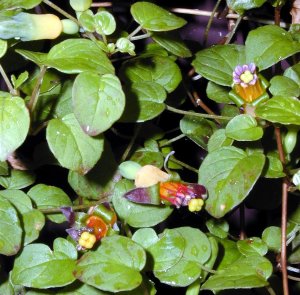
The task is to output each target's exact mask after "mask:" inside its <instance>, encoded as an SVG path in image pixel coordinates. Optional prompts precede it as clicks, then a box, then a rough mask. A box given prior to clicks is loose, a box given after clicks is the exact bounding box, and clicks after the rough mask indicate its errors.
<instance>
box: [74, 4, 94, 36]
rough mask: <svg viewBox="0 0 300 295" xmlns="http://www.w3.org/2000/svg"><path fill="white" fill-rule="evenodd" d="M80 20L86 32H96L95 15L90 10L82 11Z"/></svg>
mask: <svg viewBox="0 0 300 295" xmlns="http://www.w3.org/2000/svg"><path fill="white" fill-rule="evenodd" d="M78 20H79V21H80V23H81V25H82V28H83V29H84V30H85V31H87V32H95V21H94V13H93V12H92V11H91V10H90V9H88V10H85V11H82V12H81V13H80V15H79V19H78Z"/></svg>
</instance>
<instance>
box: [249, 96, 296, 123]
mask: <svg viewBox="0 0 300 295" xmlns="http://www.w3.org/2000/svg"><path fill="white" fill-rule="evenodd" d="M255 114H256V115H257V116H258V117H260V118H262V119H265V120H268V121H270V122H273V123H281V124H286V125H290V124H294V125H300V101H299V100H298V99H297V98H295V97H285V96H274V97H273V98H271V99H269V100H268V101H267V102H265V103H263V104H260V105H259V106H258V107H257V108H256V110H255Z"/></svg>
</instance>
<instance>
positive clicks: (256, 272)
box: [201, 255, 273, 292]
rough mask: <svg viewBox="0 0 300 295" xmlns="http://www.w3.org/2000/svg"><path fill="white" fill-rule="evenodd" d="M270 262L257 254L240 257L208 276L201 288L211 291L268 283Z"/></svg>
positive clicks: (246, 287)
mask: <svg viewBox="0 0 300 295" xmlns="http://www.w3.org/2000/svg"><path fill="white" fill-rule="evenodd" d="M272 270H273V269H272V264H271V262H270V261H269V260H267V259H266V258H264V257H262V256H259V255H252V256H248V257H241V258H240V259H239V260H237V261H235V262H234V263H233V264H232V265H230V266H228V267H227V268H226V269H224V270H220V271H218V273H217V274H214V275H212V276H210V277H209V279H208V280H207V281H206V282H205V283H204V284H203V285H202V286H201V290H212V291H213V292H216V291H220V290H227V289H249V288H258V287H264V286H267V285H269V282H268V281H267V279H268V278H269V277H270V276H271V274H272Z"/></svg>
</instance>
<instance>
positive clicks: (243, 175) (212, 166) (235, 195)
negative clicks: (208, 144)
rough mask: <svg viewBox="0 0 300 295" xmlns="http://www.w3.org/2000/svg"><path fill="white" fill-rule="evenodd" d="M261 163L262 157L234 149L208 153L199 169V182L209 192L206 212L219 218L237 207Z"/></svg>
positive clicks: (229, 148) (261, 155)
mask: <svg viewBox="0 0 300 295" xmlns="http://www.w3.org/2000/svg"><path fill="white" fill-rule="evenodd" d="M264 162H265V156H264V155H263V154H261V153H253V154H250V155H247V154H246V153H245V152H244V151H243V150H241V149H238V148H235V147H222V148H220V149H219V150H216V151H214V152H212V153H210V154H208V156H207V157H206V158H205V159H204V161H203V162H202V165H201V166H200V169H199V183H200V184H202V185H204V186H205V187H206V188H207V190H208V195H209V198H208V199H207V201H206V202H205V204H206V206H205V209H206V210H207V211H208V213H209V214H210V215H212V216H213V217H215V218H220V217H223V216H224V215H225V214H226V213H228V212H229V211H230V210H231V209H233V208H234V207H236V206H237V205H239V204H240V203H241V202H242V201H243V200H244V199H245V198H246V197H247V195H248V194H249V192H250V191H251V189H252V187H253V186H254V184H255V182H256V181H257V179H258V177H259V176H260V174H261V172H262V169H263V166H264Z"/></svg>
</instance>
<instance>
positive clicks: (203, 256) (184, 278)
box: [150, 227, 211, 287]
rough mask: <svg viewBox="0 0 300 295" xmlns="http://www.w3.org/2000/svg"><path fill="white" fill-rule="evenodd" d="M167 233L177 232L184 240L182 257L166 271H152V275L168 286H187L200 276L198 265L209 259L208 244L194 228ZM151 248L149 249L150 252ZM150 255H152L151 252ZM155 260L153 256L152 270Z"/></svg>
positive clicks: (182, 228) (209, 249) (178, 229)
mask: <svg viewBox="0 0 300 295" xmlns="http://www.w3.org/2000/svg"><path fill="white" fill-rule="evenodd" d="M169 231H175V232H179V233H180V234H181V236H182V237H183V238H184V241H185V247H184V251H183V253H182V257H181V259H180V260H179V261H178V262H177V263H176V264H174V265H172V266H171V267H170V268H168V269H167V270H166V271H154V275H155V276H156V277H157V278H158V279H159V280H160V281H161V282H163V283H165V284H168V285H172V286H182V287H184V286H188V285H190V284H191V283H192V282H194V281H195V280H196V279H197V278H199V276H200V274H201V267H200V265H199V263H200V264H204V263H205V262H206V261H207V260H208V259H209V257H210V255H211V246H210V242H209V240H208V238H207V237H206V235H205V234H204V233H202V232H201V231H200V230H198V229H195V228H191V227H180V228H176V229H174V230H169ZM158 244H159V243H158ZM170 246H171V245H170ZM153 247H154V246H153ZM153 247H151V249H152V251H153ZM150 253H151V254H152V252H151V250H150ZM168 255H169V254H168ZM155 258H156V257H155V256H154V269H155V262H156V260H155Z"/></svg>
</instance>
